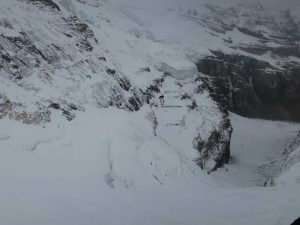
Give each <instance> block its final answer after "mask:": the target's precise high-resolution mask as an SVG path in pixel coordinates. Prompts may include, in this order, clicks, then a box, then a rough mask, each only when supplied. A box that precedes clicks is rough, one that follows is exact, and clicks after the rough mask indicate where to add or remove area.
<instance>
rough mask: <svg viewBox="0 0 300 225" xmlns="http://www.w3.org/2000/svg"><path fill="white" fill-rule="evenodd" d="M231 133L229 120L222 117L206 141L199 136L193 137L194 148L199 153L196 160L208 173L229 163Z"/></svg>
mask: <svg viewBox="0 0 300 225" xmlns="http://www.w3.org/2000/svg"><path fill="white" fill-rule="evenodd" d="M231 134H232V126H231V124H230V120H229V118H224V119H223V121H222V123H221V124H220V126H219V127H218V128H216V129H215V130H214V131H213V132H212V133H211V135H210V137H209V138H208V140H207V141H203V140H202V139H201V138H200V137H196V138H195V139H194V142H193V144H194V148H196V149H197V150H198V151H199V153H200V156H199V158H198V159H197V160H196V162H197V164H198V165H199V166H200V167H201V168H202V169H205V170H206V171H207V172H208V173H210V172H212V171H215V170H216V169H218V168H220V167H222V166H224V164H227V163H229V160H230V139H231Z"/></svg>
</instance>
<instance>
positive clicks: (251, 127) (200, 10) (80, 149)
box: [0, 0, 300, 225]
mask: <svg viewBox="0 0 300 225" xmlns="http://www.w3.org/2000/svg"><path fill="white" fill-rule="evenodd" d="M41 2H42V1H27V0H24V1H23V0H11V1H8V0H0V3H1V9H0V47H1V46H2V45H3V46H5V47H6V48H3V49H1V48H0V56H1V61H0V63H1V64H0V65H1V67H0V69H1V70H0V225H102V224H103V225H141V224H144V225H198V224H203V225H235V224H243V225H253V224H264V225H288V224H290V223H291V222H292V221H294V220H295V219H296V218H297V217H299V216H300V210H299V209H300V174H299V169H300V157H299V154H300V153H299V152H300V148H299V147H298V146H293V149H292V150H293V151H291V152H287V153H288V154H283V153H284V150H285V149H287V148H288V149H290V148H289V146H290V144H291V142H293V140H295V138H297V132H298V131H299V130H300V124H295V123H288V122H278V121H265V120H258V119H248V118H243V117H241V116H238V115H235V114H233V113H230V119H231V123H232V126H233V134H232V139H231V156H232V159H231V162H230V163H229V164H228V165H226V166H225V167H224V168H220V169H219V170H217V171H215V172H213V173H210V174H207V172H206V171H205V170H201V169H200V167H199V166H198V165H197V164H196V161H197V158H198V157H199V152H198V151H197V150H196V149H195V146H193V140H194V138H195V137H197V136H198V137H200V138H201V139H203V140H207V139H208V138H209V135H210V134H211V133H212V132H213V130H215V129H218V127H219V125H220V123H221V122H222V119H224V118H223V114H222V112H221V111H220V109H219V107H218V106H217V104H216V102H214V101H213V100H212V99H211V97H210V96H209V93H208V92H207V90H204V89H201V87H202V85H203V83H202V81H200V80H197V77H198V75H199V74H198V72H197V68H196V66H195V62H196V61H197V60H198V59H199V58H201V57H204V56H207V55H209V54H211V53H210V50H211V49H222V51H224V52H228V53H231V52H234V53H239V52H240V50H238V49H236V50H234V49H232V48H230V47H229V46H228V45H226V44H224V39H227V38H229V37H231V38H232V40H233V42H234V43H237V44H241V43H247V44H249V43H251V44H253V43H255V41H257V40H255V39H254V38H249V37H247V38H246V37H245V35H244V34H242V33H241V32H238V31H237V29H234V30H232V31H229V32H227V33H226V32H225V33H224V34H222V33H218V32H215V31H214V30H212V29H211V27H208V26H204V25H203V21H202V19H203V18H207V21H209V22H211V23H212V24H213V23H214V22H215V21H217V20H218V18H219V17H220V16H219V15H217V16H216V17H214V16H212V15H211V12H212V11H211V10H210V8H209V7H208V6H204V4H203V3H204V1H203V2H202V4H200V2H199V1H197V0H185V1H180V0H153V1H147V0H126V1H124V0H76V1H75V0H74V1H73V0H58V1H55V2H56V3H57V4H58V6H59V8H60V11H58V10H55V9H49V7H45V6H44V5H43V4H42V3H41ZM31 3H32V4H31ZM33 3H34V4H33ZM206 3H207V1H206ZM255 6H256V7H257V5H255ZM239 7H240V10H241V12H240V14H243V13H248V11H249V10H250V12H251V10H253V8H251V7H250V9H249V8H246V9H245V12H244V11H243V10H244V9H243V6H239ZM193 10H195V11H193ZM255 10H256V8H255ZM73 15H76V16H77V17H72V16H73ZM275 15H277V14H275ZM226 22H227V23H228V24H226V25H230V24H232V23H241V24H243V22H245V21H236V20H234V19H232V17H231V16H230V15H228V21H226ZM83 24H87V25H88V26H87V27H86V26H85V25H83ZM213 27H214V26H213ZM214 28H215V27H214ZM218 29H220V28H219V27H218ZM264 29H266V30H267V31H269V30H268V29H267V28H266V27H264ZM24 33H26V35H24ZM19 37H20V38H21V39H18V38H19ZM14 38H16V39H14ZM22 38H23V39H22ZM12 39H13V40H15V44H11V43H10V42H9V41H8V40H12ZM20 42H24V43H20ZM269 44H270V45H272V44H274V45H275V44H276V43H269ZM18 45H20V46H22V47H21V48H20V49H21V50H20V49H19V48H18ZM35 48H36V49H38V50H39V49H40V50H41V51H42V53H44V54H41V53H40V52H39V51H38V50H36V49H35ZM32 49H34V51H32ZM30 50H31V51H32V52H33V53H32V52H30ZM259 58H262V59H264V60H266V61H269V62H270V63H271V64H275V63H276V61H277V60H281V59H277V58H276V59H274V58H271V56H270V55H268V54H264V55H262V56H260V57H259ZM47 60H49V61H50V62H47ZM2 66H3V68H4V69H2ZM146 68H147V69H146ZM169 74H171V75H170V76H169ZM164 75H166V76H165V77H164V80H163V82H161V83H159V82H157V86H154V87H153V86H152V88H153V89H155V88H157V87H158V88H159V89H160V90H159V92H156V91H154V93H152V94H153V96H151V98H150V99H148V100H149V104H148V103H147V104H146V103H145V102H146V100H144V95H143V94H144V92H146V91H145V90H147V88H149V87H151V85H153V82H154V81H159V80H160V79H161V78H162V76H164ZM19 76H23V77H22V78H20V77H19ZM161 95H164V101H165V103H164V105H161V103H160V99H159V97H160V96H161ZM133 97H134V99H135V100H136V99H138V100H136V102H138V103H136V102H134V103H132V101H131V100H132V99H133ZM139 100H141V101H142V100H143V101H144V102H139ZM194 102H195V103H196V105H195V106H194V107H195V109H192V108H193V103H194ZM135 103H136V104H135ZM49 105H52V107H49ZM2 107H3V108H2ZM130 107H137V108H138V109H137V110H134V109H132V108H130ZM23 112H26V113H25V114H26V115H27V114H28V115H31V113H33V112H38V113H37V114H34V113H33V114H32V117H33V118H32V117H31V116H28V117H26V115H25V116H24V114H23ZM19 113H20V114H19ZM23 116H24V117H25V118H23ZM214 164H215V162H214V161H213V160H211V161H209V162H208V163H207V165H206V167H207V168H206V169H207V170H208V171H209V169H212V168H213V167H214Z"/></svg>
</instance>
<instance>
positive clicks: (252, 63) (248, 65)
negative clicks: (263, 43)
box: [197, 52, 300, 121]
mask: <svg viewBox="0 0 300 225" xmlns="http://www.w3.org/2000/svg"><path fill="white" fill-rule="evenodd" d="M214 54H215V55H214V56H209V57H206V58H204V59H202V60H200V61H199V63H198V64H197V68H198V71H199V72H201V73H203V74H206V75H208V76H207V77H204V78H203V80H204V81H205V82H206V84H207V85H208V86H209V88H210V89H211V95H212V97H213V98H214V99H215V100H216V101H217V102H219V103H220V105H221V106H222V108H223V110H225V111H226V110H231V111H233V112H235V113H238V114H240V115H243V116H246V117H258V118H265V119H279V120H291V121H300V104H299V102H300V78H299V74H300V66H299V65H295V64H294V65H292V64H290V65H286V66H285V68H281V69H278V68H275V67H273V66H271V65H270V64H269V63H267V62H263V61H258V60H256V59H254V58H251V57H247V56H242V55H226V54H223V53H221V52H214Z"/></svg>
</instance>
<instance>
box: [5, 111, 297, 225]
mask: <svg viewBox="0 0 300 225" xmlns="http://www.w3.org/2000/svg"><path fill="white" fill-rule="evenodd" d="M145 110H146V109H143V110H142V112H138V113H125V112H123V111H119V110H114V109H108V110H102V111H100V112H99V111H98V110H95V109H94V110H93V109H89V110H87V111H86V112H85V113H82V114H81V115H79V116H78V117H77V118H76V119H75V120H74V121H73V122H71V123H69V122H68V121H66V120H64V119H62V120H59V119H58V118H60V116H59V115H58V116H57V120H56V121H55V122H52V123H49V124H46V125H45V127H37V126H32V125H20V124H19V123H16V122H13V121H11V120H7V119H4V120H1V122H0V126H1V133H0V137H1V140H0V147H1V157H0V167H1V169H0V171H1V172H0V177H1V188H0V190H1V191H0V199H1V210H0V223H1V224H10V225H15V224H16V225H17V224H22V225H24V224H49V225H50V224H51V225H52V224H88V225H90V224H91V225H96V224H116V225H118V224H137V225H138V224H149V225H150V224H163V225H165V224H191V225H194V224H199V223H203V224H249V225H250V224H253V223H258V224H260V223H263V224H270V225H271V224H278V225H279V224H289V223H291V222H292V220H293V219H294V218H296V217H297V216H298V213H299V210H298V209H299V207H300V202H299V197H298V196H300V191H299V190H300V189H299V185H300V179H299V172H298V171H299V170H298V169H297V168H298V167H299V163H297V164H296V165H294V166H293V167H291V169H290V170H288V171H287V172H285V173H284V174H283V175H281V176H279V177H274V184H273V186H267V187H264V186H263V180H264V179H262V175H261V174H260V173H259V172H257V171H255V169H257V168H258V166H260V165H261V164H264V163H267V162H268V160H269V159H266V158H265V157H267V156H268V155H270V152H272V153H273V150H274V149H273V148H271V147H274V146H275V149H276V146H277V145H279V146H280V145H284V143H288V141H289V140H290V139H291V138H292V137H294V136H295V134H294V133H288V132H284V131H292V130H295V129H299V127H300V126H299V125H292V124H287V123H283V122H279V123H278V122H269V121H262V120H258V121H257V120H250V119H246V118H241V117H239V116H236V115H232V117H233V125H234V129H237V133H234V135H233V137H234V138H233V140H232V143H231V144H232V146H233V147H232V156H233V159H234V160H233V162H232V163H231V164H229V165H228V166H226V170H227V171H226V170H225V168H224V169H220V170H218V171H217V172H215V173H213V175H212V176H210V175H207V174H206V173H205V172H204V171H201V170H200V169H199V167H197V165H196V164H195V163H194V162H193V157H195V155H194V154H195V152H194V153H193V152H191V151H188V149H190V148H189V146H186V148H185V149H183V147H184V146H183V144H182V143H181V144H180V143H178V146H172V145H171V144H170V143H169V142H168V141H169V140H168V139H171V138H172V136H173V133H170V134H169V135H170V136H167V137H166V135H167V133H166V132H162V135H160V131H159V129H158V136H157V137H155V136H154V135H153V129H152V127H151V123H150V122H149V123H145V119H144V115H143V114H144V113H145ZM90 118H93V120H91V119H90ZM238 126H244V127H243V128H245V130H246V131H243V132H240V131H241V129H239V127H238ZM246 128H249V130H247V129H246ZM261 132H263V133H264V132H270V133H271V134H272V135H271V134H270V136H269V138H267V137H268V136H266V138H267V139H263V138H261ZM283 134H285V135H283ZM244 140H249V142H251V143H249V145H246V143H247V142H246V141H245V142H244V143H245V145H246V146H244V147H240V146H241V145H242V141H244ZM267 141H268V142H267ZM174 143H175V144H177V143H176V142H174ZM247 144H248V143H247ZM268 145H269V146H268ZM279 146H277V149H279ZM267 147H268V148H267ZM266 148H267V149H266ZM261 151H263V152H261ZM267 151H269V152H267ZM275 152H276V151H275ZM274 154H275V153H274ZM245 155H246V156H245ZM257 155H259V156H260V157H257ZM246 157H247V158H246ZM260 158H261V161H257V160H258V159H260Z"/></svg>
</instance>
